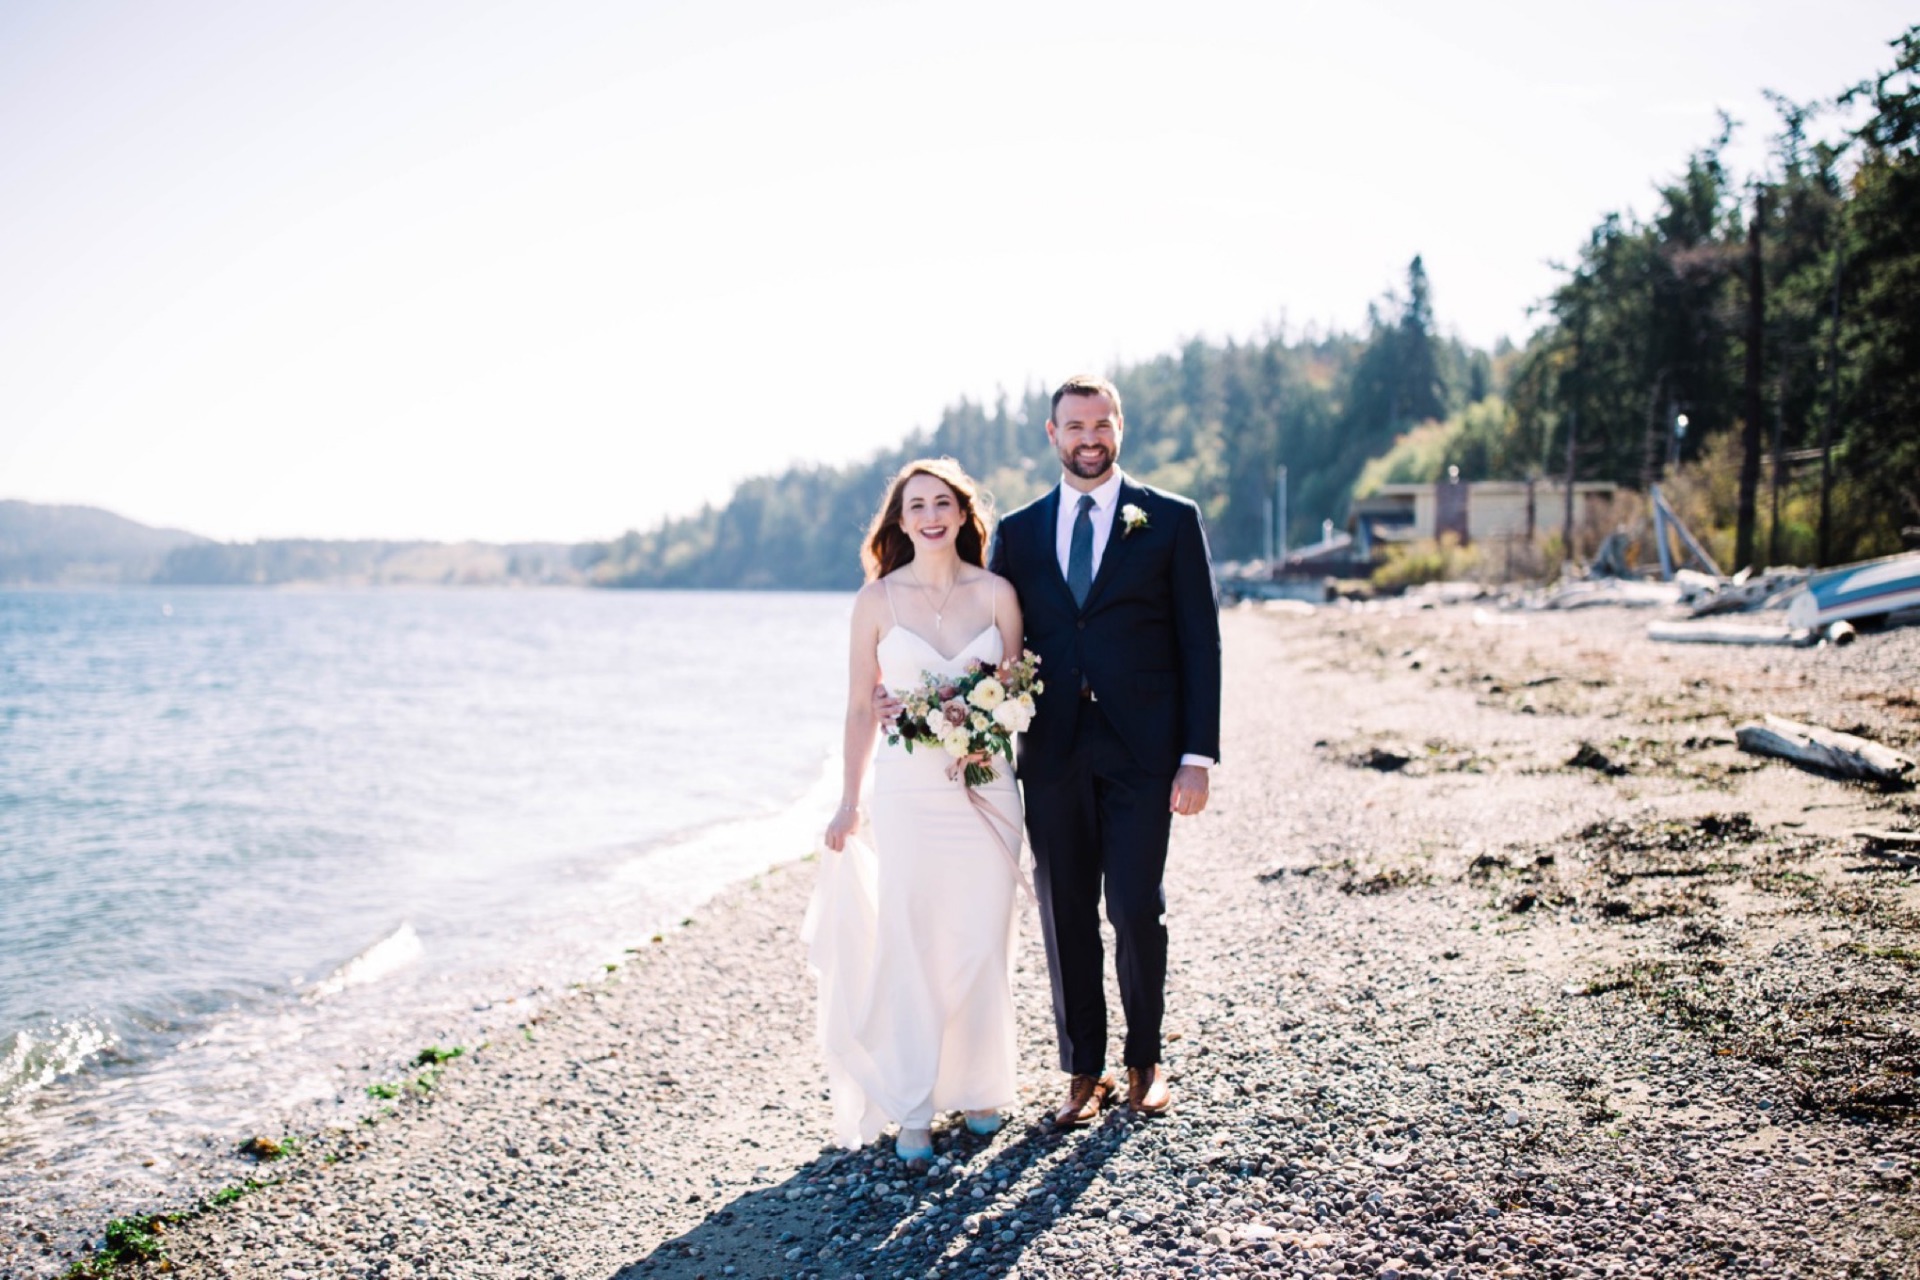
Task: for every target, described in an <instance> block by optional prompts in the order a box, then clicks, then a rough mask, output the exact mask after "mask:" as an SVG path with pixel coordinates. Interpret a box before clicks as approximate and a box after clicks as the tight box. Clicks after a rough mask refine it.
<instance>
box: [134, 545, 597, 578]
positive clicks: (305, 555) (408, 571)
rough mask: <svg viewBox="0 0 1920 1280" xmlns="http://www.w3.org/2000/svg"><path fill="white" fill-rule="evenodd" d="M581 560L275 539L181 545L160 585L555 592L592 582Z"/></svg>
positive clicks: (536, 548) (572, 550)
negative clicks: (312, 585) (530, 588)
mask: <svg viewBox="0 0 1920 1280" xmlns="http://www.w3.org/2000/svg"><path fill="white" fill-rule="evenodd" d="M582 559H583V554H582V553H581V551H580V550H579V549H578V548H576V547H574V546H573V545H572V544H570V543H564V542H512V543H492V542H381V541H372V540H367V541H353V542H347V541H329V540H322V539H317V538H274V539H268V540H266V541H262V542H210V543H205V544H202V545H199V546H192V547H182V548H180V549H178V550H176V551H174V552H173V553H172V554H171V555H169V556H168V557H167V559H166V563H165V564H164V565H162V566H161V568H160V571H159V573H158V574H156V575H155V577H154V579H153V580H154V581H155V582H164V583H170V584H174V585H178V586H187V585H196V584H198V585H239V586H280V585H286V584H291V583H337V584H340V585H347V586H441V587H482V586H506V585H509V584H511V585H522V586H556V585H568V584H578V583H581V582H584V581H585V580H586V575H585V574H584V572H583V571H582V569H581V567H580V561H581V560H582Z"/></svg>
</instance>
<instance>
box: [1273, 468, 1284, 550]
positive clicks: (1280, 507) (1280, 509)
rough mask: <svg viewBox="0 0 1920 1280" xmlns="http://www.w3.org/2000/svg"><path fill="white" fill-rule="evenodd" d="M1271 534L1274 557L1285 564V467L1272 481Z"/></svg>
mask: <svg viewBox="0 0 1920 1280" xmlns="http://www.w3.org/2000/svg"><path fill="white" fill-rule="evenodd" d="M1273 536H1274V542H1275V545H1276V547H1277V550H1276V551H1275V553H1274V559H1275V560H1278V561H1279V562H1280V563H1282V564H1285V563H1286V559H1287V469H1286V468H1285V467H1281V468H1280V474H1279V476H1278V477H1277V478H1275V480H1274V482H1273Z"/></svg>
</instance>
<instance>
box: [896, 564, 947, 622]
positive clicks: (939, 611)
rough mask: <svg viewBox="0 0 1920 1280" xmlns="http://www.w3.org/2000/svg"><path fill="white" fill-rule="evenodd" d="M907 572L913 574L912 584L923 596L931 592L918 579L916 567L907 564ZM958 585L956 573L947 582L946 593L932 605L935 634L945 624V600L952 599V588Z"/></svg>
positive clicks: (918, 572)
mask: <svg viewBox="0 0 1920 1280" xmlns="http://www.w3.org/2000/svg"><path fill="white" fill-rule="evenodd" d="M907 572H909V573H911V574H912V575H913V585H914V586H916V587H918V588H920V591H921V594H922V595H923V596H924V595H930V594H932V593H931V592H929V591H928V590H927V584H926V583H924V582H922V581H920V571H919V570H918V569H915V568H914V567H913V566H911V565H909V566H907ZM959 585H960V575H959V574H957V573H956V574H954V575H953V581H952V582H949V583H948V584H947V594H945V595H943V596H941V597H940V603H939V604H937V605H934V606H933V633H934V634H935V635H939V634H940V630H941V628H942V627H943V626H945V625H946V611H947V601H949V600H951V599H953V589H954V588H955V587H957V586H959Z"/></svg>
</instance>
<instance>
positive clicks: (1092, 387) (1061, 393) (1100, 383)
mask: <svg viewBox="0 0 1920 1280" xmlns="http://www.w3.org/2000/svg"><path fill="white" fill-rule="evenodd" d="M1067 396H1105V397H1106V398H1107V399H1109V400H1111V401H1113V416H1114V417H1116V418H1118V417H1121V416H1122V415H1121V413H1120V388H1118V387H1116V386H1114V385H1113V384H1112V383H1111V382H1108V381H1107V380H1106V379H1105V378H1100V377H1095V376H1094V375H1093V374H1091V373H1076V374H1074V375H1073V376H1072V377H1071V378H1068V379H1067V380H1066V381H1065V382H1063V383H1061V384H1060V389H1059V390H1058V391H1056V392H1054V393H1053V408H1052V409H1051V410H1050V411H1049V412H1050V413H1051V414H1052V416H1053V420H1054V421H1055V422H1056V423H1057V422H1059V421H1060V401H1061V400H1063V399H1065V398H1066V397H1067Z"/></svg>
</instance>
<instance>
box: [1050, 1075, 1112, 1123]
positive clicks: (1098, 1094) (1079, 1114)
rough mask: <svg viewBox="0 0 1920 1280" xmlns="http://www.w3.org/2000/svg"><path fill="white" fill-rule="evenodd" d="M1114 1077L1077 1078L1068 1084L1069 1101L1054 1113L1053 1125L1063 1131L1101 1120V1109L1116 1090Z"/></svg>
mask: <svg viewBox="0 0 1920 1280" xmlns="http://www.w3.org/2000/svg"><path fill="white" fill-rule="evenodd" d="M1117 1088H1119V1086H1118V1085H1117V1084H1115V1083H1114V1080H1113V1077H1112V1076H1101V1077H1100V1078H1099V1079H1097V1080H1096V1079H1095V1078H1094V1077H1092V1076H1075V1077H1074V1078H1073V1079H1072V1080H1070V1081H1068V1082H1067V1100H1066V1101H1065V1102H1063V1103H1061V1104H1060V1109H1059V1110H1058V1111H1056V1112H1054V1113H1053V1123H1054V1124H1055V1125H1056V1126H1057V1127H1059V1128H1062V1129H1070V1128H1072V1127H1073V1126H1074V1125H1077V1124H1087V1123H1089V1122H1091V1121H1094V1120H1098V1119H1099V1118H1100V1108H1101V1107H1103V1106H1105V1105H1106V1103H1107V1098H1108V1097H1109V1096H1110V1095H1111V1094H1112V1093H1113V1091H1114V1090H1115V1089H1117Z"/></svg>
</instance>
